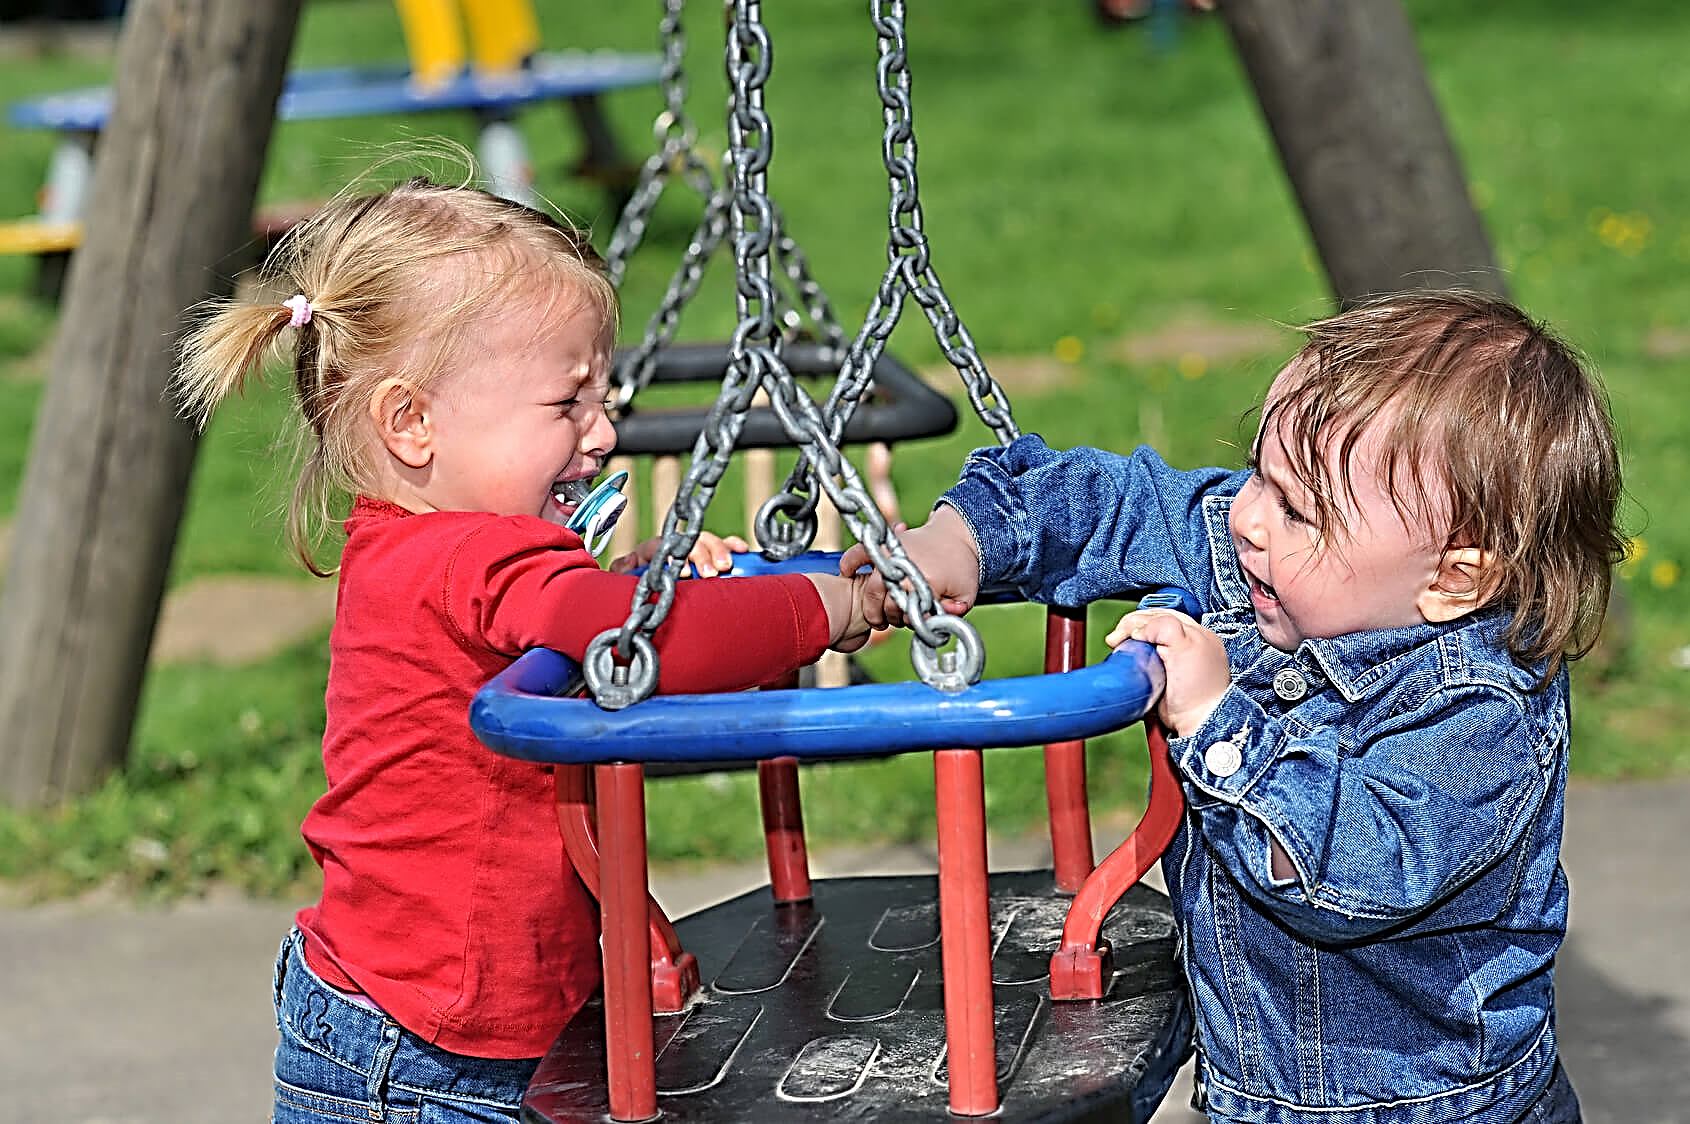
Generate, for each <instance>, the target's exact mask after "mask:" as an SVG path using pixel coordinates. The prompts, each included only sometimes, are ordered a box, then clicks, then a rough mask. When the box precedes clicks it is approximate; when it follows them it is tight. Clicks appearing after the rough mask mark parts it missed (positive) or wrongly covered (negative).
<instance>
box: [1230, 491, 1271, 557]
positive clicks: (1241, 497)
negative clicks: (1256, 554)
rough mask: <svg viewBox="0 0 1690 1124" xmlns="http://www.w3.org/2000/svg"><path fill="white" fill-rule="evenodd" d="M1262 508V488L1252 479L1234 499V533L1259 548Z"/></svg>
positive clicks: (1260, 542) (1260, 545)
mask: <svg viewBox="0 0 1690 1124" xmlns="http://www.w3.org/2000/svg"><path fill="white" fill-rule="evenodd" d="M1262 510H1263V504H1262V489H1261V487H1260V486H1259V485H1258V484H1257V483H1256V482H1255V481H1254V480H1251V481H1250V482H1249V483H1247V484H1245V485H1244V488H1243V490H1242V491H1240V492H1239V493H1238V495H1237V496H1236V497H1235V498H1234V499H1233V501H1232V533H1233V535H1234V536H1235V537H1237V538H1239V539H1242V540H1243V541H1244V542H1247V543H1249V544H1250V545H1251V546H1253V547H1255V548H1256V549H1258V550H1260V549H1261V548H1262Z"/></svg>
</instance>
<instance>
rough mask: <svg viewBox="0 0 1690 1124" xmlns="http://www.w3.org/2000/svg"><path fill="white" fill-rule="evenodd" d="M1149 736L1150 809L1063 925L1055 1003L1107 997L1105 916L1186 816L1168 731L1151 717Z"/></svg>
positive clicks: (1083, 890) (1055, 962)
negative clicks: (1103, 938) (1101, 937)
mask: <svg viewBox="0 0 1690 1124" xmlns="http://www.w3.org/2000/svg"><path fill="white" fill-rule="evenodd" d="M1144 736H1145V740H1146V741H1147V743H1148V746H1149V751H1150V806H1149V807H1148V808H1146V809H1145V811H1144V818H1143V819H1141V820H1139V821H1138V826H1137V827H1135V828H1133V830H1132V834H1131V835H1129V836H1127V838H1126V839H1125V840H1124V841H1123V842H1122V843H1121V845H1120V846H1119V847H1116V848H1115V849H1114V850H1113V851H1111V852H1110V853H1109V855H1108V857H1106V858H1105V859H1104V860H1103V861H1102V862H1101V863H1099V864H1098V867H1097V869H1096V870H1094V871H1092V872H1091V877H1089V878H1087V879H1086V883H1085V885H1084V886H1082V887H1080V892H1079V893H1078V894H1075V895H1074V901H1073V903H1072V904H1071V905H1069V907H1068V917H1067V919H1066V921H1065V922H1064V923H1063V926H1062V944H1061V946H1060V947H1059V948H1058V949H1057V950H1056V954H1055V955H1054V956H1052V957H1051V958H1050V997H1051V998H1052V999H1101V998H1103V993H1104V992H1105V991H1107V990H1108V984H1109V977H1110V973H1111V972H1112V971H1113V970H1114V969H1113V967H1112V958H1111V956H1110V951H1109V942H1107V941H1101V940H1098V933H1099V932H1100V931H1101V929H1102V928H1103V917H1104V915H1105V914H1106V913H1108V912H1109V911H1110V910H1111V909H1112V908H1114V905H1115V903H1116V902H1117V901H1119V900H1120V898H1121V895H1122V894H1124V893H1126V892H1127V891H1128V890H1129V889H1131V888H1132V886H1133V884H1134V883H1135V882H1137V881H1138V880H1139V879H1140V878H1142V877H1144V872H1145V871H1147V870H1149V869H1150V866H1151V864H1152V863H1154V862H1155V861H1156V860H1157V859H1158V858H1160V857H1161V855H1162V852H1163V851H1165V850H1167V849H1168V844H1169V843H1170V842H1172V841H1173V838H1174V833H1175V832H1177V831H1178V830H1179V821H1180V817H1181V816H1182V815H1184V814H1185V794H1184V793H1183V792H1182V791H1181V790H1180V786H1179V778H1178V777H1176V776H1174V769H1173V765H1172V763H1171V762H1170V761H1169V760H1168V735H1167V733H1166V731H1164V730H1163V729H1162V724H1161V723H1160V722H1158V721H1156V720H1155V719H1154V718H1152V719H1150V720H1149V721H1148V722H1146V723H1145V727H1144Z"/></svg>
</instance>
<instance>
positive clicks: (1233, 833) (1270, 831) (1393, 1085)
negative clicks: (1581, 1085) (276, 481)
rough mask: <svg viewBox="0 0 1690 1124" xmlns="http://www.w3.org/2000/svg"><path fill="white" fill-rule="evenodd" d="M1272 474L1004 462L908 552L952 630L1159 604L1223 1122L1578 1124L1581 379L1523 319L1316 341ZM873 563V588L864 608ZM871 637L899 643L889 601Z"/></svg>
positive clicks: (1583, 583)
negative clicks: (1572, 924)
mask: <svg viewBox="0 0 1690 1124" xmlns="http://www.w3.org/2000/svg"><path fill="white" fill-rule="evenodd" d="M1306 331H1307V333H1308V343H1307V345H1306V346H1305V347H1304V348H1303V349H1302V350H1301V351H1300V352H1299V353H1298V354H1297V355H1296V356H1295V357H1294V358H1293V359H1292V360H1291V362H1290V363H1289V364H1287V365H1286V367H1285V368H1284V370H1282V371H1281V372H1280V373H1279V375H1278V377H1277V378H1276V379H1275V380H1274V382H1273V385H1272V387H1271V388H1270V389H1269V391H1268V394H1267V398H1266V402H1265V404H1264V405H1263V407H1262V411H1261V426H1260V430H1259V432H1258V435H1257V437H1256V440H1255V443H1254V447H1253V448H1252V450H1251V455H1250V465H1249V468H1248V469H1246V470H1244V471H1238V472H1233V471H1228V470H1225V469H1219V468H1210V469H1199V470H1197V471H1194V472H1180V471H1175V470H1174V469H1172V468H1170V467H1169V466H1168V465H1167V464H1166V463H1165V462H1163V461H1162V460H1161V458H1159V457H1158V456H1157V455H1156V454H1155V453H1154V452H1152V451H1151V450H1150V449H1148V448H1143V447H1141V448H1139V449H1137V450H1135V451H1134V452H1133V453H1131V454H1130V455H1128V456H1119V455H1116V454H1111V453H1106V452H1101V451H1099V450H1095V449H1084V448H1080V449H1073V450H1069V451H1067V452H1056V451H1053V450H1051V449H1049V448H1047V447H1046V446H1045V444H1044V443H1043V442H1042V441H1041V440H1040V439H1039V438H1038V437H1036V436H1025V437H1022V438H1020V439H1019V440H1017V441H1015V442H1014V443H1013V444H1011V445H1009V446H1008V447H1005V448H994V449H985V450H980V451H977V452H976V453H974V454H973V455H972V456H971V457H970V459H969V461H968V464H967V466H966V467H965V468H964V470H963V474H962V478H961V480H960V482H959V483H958V484H957V485H956V486H955V487H954V488H953V489H951V491H949V492H948V493H946V495H945V496H944V497H943V498H942V500H941V502H940V503H939V504H938V505H937V506H936V508H935V510H934V512H933V514H932V516H931V517H930V519H929V521H928V522H927V524H926V525H924V526H922V527H919V528H916V529H914V530H912V531H909V532H906V533H905V534H904V535H903V536H902V538H903V542H904V545H905V548H906V550H907V551H908V553H909V554H910V556H911V558H912V560H913V561H914V562H915V563H916V564H917V565H918V566H919V567H920V568H921V570H922V572H923V573H924V574H925V575H926V576H927V578H928V579H929V581H930V582H931V583H932V585H933V588H934V592H935V593H936V594H937V595H938V596H939V597H941V598H942V599H944V600H945V601H946V602H948V603H949V604H951V605H955V606H957V607H960V608H962V609H966V608H967V607H968V606H970V605H971V604H972V603H973V600H974V598H975V596H976V594H977V591H978V589H979V588H980V586H981V585H982V584H983V583H999V582H1010V583H1013V584H1014V585H1016V586H1018V587H1019V588H1020V589H1021V590H1022V592H1023V593H1024V594H1025V595H1026V596H1027V597H1028V598H1030V599H1033V600H1037V601H1043V602H1048V603H1055V604H1062V605H1082V604H1085V603H1087V602H1090V601H1093V600H1096V599H1098V598H1102V597H1112V596H1121V595H1123V594H1129V595H1130V594H1131V593H1132V592H1134V591H1138V590H1143V589H1145V588H1148V587H1152V586H1160V585H1179V586H1184V587H1186V588H1188V589H1190V590H1192V591H1194V592H1195V593H1196V594H1197V598H1198V601H1199V602H1200V603H1201V604H1202V607H1203V608H1202V615H1201V619H1200V620H1193V619H1191V618H1190V617H1186V616H1184V615H1182V614H1180V613H1177V612H1173V611H1169V610H1160V609H1152V610H1141V611H1138V612H1133V613H1129V614H1128V615H1127V616H1125V617H1123V618H1122V620H1121V622H1120V624H1119V625H1118V626H1117V627H1116V628H1115V630H1114V631H1113V632H1112V633H1111V634H1110V636H1109V642H1110V643H1111V644H1118V643H1120V642H1122V641H1123V640H1125V639H1127V638H1129V637H1130V638H1135V639H1140V640H1143V641H1146V642H1148V643H1151V644H1153V645H1155V647H1156V648H1157V650H1158V652H1159V653H1160V654H1161V656H1162V659H1163V662H1164V664H1165V666H1166V669H1167V689H1166V692H1165V693H1164V695H1163V697H1162V699H1161V701H1160V703H1159V705H1158V710H1157V713H1158V716H1159V717H1160V719H1161V720H1162V722H1163V723H1164V724H1165V725H1166V726H1167V728H1168V731H1169V735H1170V740H1169V749H1170V752H1171V754H1172V757H1173V763H1174V766H1175V771H1176V773H1177V775H1178V776H1179V777H1180V781H1181V784H1182V786H1183V788H1184V791H1185V797H1186V801H1187V805H1188V810H1187V813H1186V816H1185V819H1184V822H1183V824H1182V826H1181V828H1180V830H1179V833H1178V834H1177V835H1176V837H1175V838H1174V841H1173V843H1172V845H1171V846H1170V847H1169V849H1168V851H1167V853H1166V854H1165V855H1164V857H1163V860H1162V869H1163V872H1164V875H1165V878H1166V882H1167V887H1168V893H1169V895H1170V897H1171V899H1172V902H1173V907H1174V911H1175V914H1176V917H1177V919H1178V927H1179V942H1180V944H1179V948H1180V953H1179V955H1180V957H1181V960H1182V961H1183V964H1184V970H1185V972H1186V975H1187V977H1188V979H1189V982H1190V987H1191V991H1192V996H1193V1000H1194V1003H1195V1007H1196V1012H1197V1043H1196V1045H1197V1086H1196V1094H1195V1097H1194V1103H1195V1105H1196V1107H1198V1108H1200V1109H1203V1110H1205V1111H1207V1112H1208V1113H1209V1114H1210V1115H1211V1117H1212V1118H1214V1119H1218V1120H1229V1121H1260V1122H1272V1124H1301V1122H1315V1121H1318V1122H1320V1124H1391V1122H1396V1121H1402V1122H1409V1121H1413V1122H1414V1124H1453V1122H1455V1121H1464V1122H1471V1121H1496V1122H1514V1121H1539V1122H1544V1124H1549V1122H1567V1121H1576V1120H1578V1119H1579V1109H1578V1102H1577V1099H1576V1097H1575V1096H1574V1095H1573V1091H1572V1087H1571V1085H1570V1083H1569V1082H1568V1080H1567V1077H1566V1075H1565V1072H1564V1071H1563V1070H1562V1069H1561V1067H1560V1064H1559V1062H1558V1060H1557V1053H1556V1044H1555V1015H1554V1010H1555V1007H1554V985H1553V975H1554V962H1555V953H1556V950H1557V948H1558V947H1559V946H1560V944H1561V940H1562V937H1563V935H1564V933H1565V930H1566V920H1567V879H1566V876H1565V874H1564V873H1563V872H1562V870H1561V866H1560V861H1559V850H1560V843H1561V823H1562V808H1563V804H1562V800H1563V791H1564V786H1565V782H1566V771H1567V752H1568V729H1569V727H1568V721H1569V720H1568V695H1567V690H1568V689H1567V669H1566V660H1567V659H1569V658H1576V657H1577V656H1579V655H1582V654H1583V653H1584V652H1586V651H1588V650H1589V648H1590V646H1591V644H1593V643H1594V641H1595V637H1596V633H1597V631H1598V629H1599V627H1600V625H1601V621H1602V616H1603V613H1604V611H1605V609H1606V605H1607V600H1608V594H1609V587H1610V580H1611V578H1610V575H1611V567H1612V565H1613V564H1614V563H1615V562H1616V561H1617V560H1618V559H1619V557H1620V556H1621V554H1622V550H1623V539H1622V537H1621V535H1620V532H1619V530H1618V528H1617V526H1616V509H1617V506H1618V500H1619V495H1620V473H1619V462H1618V456H1617V453H1616V448H1615V441H1614V435H1613V432H1612V425H1611V421H1610V418H1609V416H1608V411H1607V406H1606V402H1605V400H1604V397H1603V394H1602V392H1601V390H1600V388H1599V387H1598V386H1597V384H1596V383H1595V381H1594V379H1593V378H1592V377H1591V376H1590V375H1589V374H1587V373H1586V372H1585V370H1584V369H1583V367H1582V366H1581V364H1580V362H1579V360H1578V359H1577V358H1576V357H1575V355H1574V354H1573V353H1572V352H1571V351H1570V350H1569V349H1568V348H1567V347H1566V346H1565V345H1564V344H1562V343H1561V342H1560V341H1559V340H1557V339H1556V338H1555V337H1554V336H1552V335H1551V334H1550V333H1549V332H1548V331H1547V330H1545V329H1544V328H1543V327H1542V326H1541V325H1538V324H1535V323H1533V322H1532V321H1531V320H1530V319H1528V318H1527V317H1526V316H1525V315H1524V314H1523V313H1521V312H1520V311H1519V310H1518V309H1516V308H1515V307H1514V306H1512V305H1510V304H1508V303H1507V302H1505V301H1502V300H1498V299H1494V298H1490V297H1484V296H1478V295H1473V294H1466V293H1424V294H1416V295H1411V296H1404V297H1398V298H1395V299H1388V300H1385V301H1382V302H1378V303H1374V304H1370V305H1367V306H1364V307H1361V308H1358V309H1355V310H1353V311H1350V312H1346V313H1343V314H1341V315H1338V316H1335V317H1332V318H1330V319H1328V320H1323V321H1320V322H1318V323H1315V324H1313V325H1311V326H1309V327H1308V328H1307V329H1306ZM865 557H866V556H865V555H864V554H863V553H862V552H861V548H855V549H854V550H853V552H850V553H848V555H847V557H846V558H845V559H844V560H843V562H842V567H843V569H844V572H847V573H850V572H853V570H854V568H855V567H856V566H857V565H859V564H860V563H861V562H862V561H863V560H864V558H865ZM868 595H869V596H870V599H871V603H870V608H869V611H868V616H869V619H870V622H871V623H873V624H876V625H879V624H881V623H894V624H896V623H902V615H901V613H900V611H899V609H898V606H897V604H896V602H894V601H891V600H890V599H889V598H887V597H886V596H885V591H884V586H883V585H881V584H878V583H877V582H876V581H874V580H871V588H870V590H869V591H868Z"/></svg>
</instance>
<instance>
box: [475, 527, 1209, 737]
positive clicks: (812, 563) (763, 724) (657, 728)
mask: <svg viewBox="0 0 1690 1124" xmlns="http://www.w3.org/2000/svg"><path fill="white" fill-rule="evenodd" d="M839 557H840V556H839V554H838V553H837V552H831V553H830V552H822V551H813V552H811V553H809V554H805V555H801V556H799V557H798V558H795V559H791V560H789V561H785V562H775V563H771V562H768V561H766V560H764V559H763V558H762V557H761V555H745V556H736V558H735V561H734V569H733V570H732V571H730V574H732V573H738V574H741V575H749V574H758V573H807V572H817V571H824V570H825V571H826V572H830V573H837V572H838V562H839ZM753 558H755V559H756V561H755V562H753V561H751V560H752V559H753ZM830 560H831V565H829V561H830ZM724 576H727V575H724ZM1173 592H1176V593H1177V594H1179V595H1182V596H1181V600H1182V602H1183V603H1184V604H1186V605H1189V606H1190V607H1191V608H1192V609H1195V608H1196V607H1197V606H1196V601H1195V599H1194V598H1192V597H1191V595H1190V594H1188V593H1185V591H1183V590H1179V591H1173ZM1163 683H1164V676H1163V671H1162V661H1161V660H1160V659H1159V658H1158V657H1157V656H1156V651H1155V649H1154V648H1152V647H1151V646H1150V645H1148V644H1144V643H1141V642H1140V641H1137V640H1129V641H1127V642H1126V643H1124V644H1122V645H1121V646H1120V647H1119V648H1117V649H1115V651H1113V652H1111V653H1110V654H1109V656H1108V657H1106V658H1105V659H1104V660H1103V661H1102V662H1100V663H1097V664H1093V665H1091V666H1088V667H1083V668H1078V669H1076V670H1074V671H1068V672H1063V673H1061V674H1052V675H1029V676H1020V677H1016V678H1010V679H986V680H982V681H981V682H979V683H976V684H975V685H973V686H971V687H968V688H965V689H964V690H961V691H957V692H942V691H937V690H935V689H933V688H932V687H929V686H927V685H926V684H924V683H918V682H904V683H868V684H862V685H859V686H854V687H837V688H829V689H826V690H820V689H813V688H812V689H797V690H776V691H755V692H737V693H729V694H712V695H659V696H655V697H653V698H649V699H646V700H645V701H643V702H640V703H636V704H635V705H633V706H630V707H627V708H625V709H622V710H605V709H603V708H602V707H600V706H599V705H598V704H597V703H595V702H593V701H592V699H590V698H586V697H568V696H570V695H572V694H577V693H578V692H579V691H580V690H581V689H582V687H583V686H584V684H583V681H582V678H581V675H580V668H579V666H578V665H577V664H576V663H575V662H574V661H573V660H571V659H569V658H568V657H566V656H563V655H561V654H559V653H557V652H554V651H552V650H550V649H547V648H536V649H533V650H532V651H529V652H527V653H525V654H524V655H523V656H521V657H520V658H519V659H517V660H516V661H515V662H514V663H512V664H511V665H510V667H508V668H506V669H505V670H504V671H502V672H500V673H499V674H497V675H495V676H494V677H493V678H492V679H490V680H489V681H488V682H487V684H486V685H485V686H484V687H482V688H481V690H480V691H478V692H476V695H475V698H474V699H473V700H472V701H471V703H470V715H469V718H470V727H471V729H473V730H474V731H475V734H476V736H477V737H478V738H480V739H481V741H482V742H483V743H485V744H486V745H487V746H489V747H490V748H492V749H495V750H497V751H499V752H500V753H504V754H506V755H508V756H511V757H519V758H523V759H525V760H529V761H538V762H545V763H551V764H563V763H569V764H594V763H603V762H609V761H666V762H692V763H702V762H713V761H744V760H748V759H764V758H769V757H783V756H791V757H801V758H807V759H827V758H834V757H862V756H889V755H891V754H896V753H906V752H912V751H916V750H931V749H987V748H992V747H997V746H1025V745H1044V744H1048V743H1050V742H1059V741H1072V740H1078V739H1081V738H1089V737H1095V736H1097V735H1099V734H1102V733H1107V732H1108V731H1111V730H1118V729H1121V728H1122V727H1124V726H1129V725H1131V724H1132V723H1134V722H1137V721H1139V720H1140V719H1142V718H1143V717H1144V716H1145V715H1146V714H1148V713H1149V712H1150V709H1151V708H1152V707H1153V706H1154V705H1155V703H1156V700H1157V698H1158V697H1159V696H1160V695H1161V693H1162V686H1163Z"/></svg>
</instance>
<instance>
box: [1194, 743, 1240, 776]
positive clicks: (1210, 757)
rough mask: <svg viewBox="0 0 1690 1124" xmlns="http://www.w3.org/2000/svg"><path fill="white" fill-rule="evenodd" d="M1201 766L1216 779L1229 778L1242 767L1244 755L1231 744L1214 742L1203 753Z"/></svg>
mask: <svg viewBox="0 0 1690 1124" xmlns="http://www.w3.org/2000/svg"><path fill="white" fill-rule="evenodd" d="M1203 764H1204V766H1205V767H1207V768H1208V770H1209V772H1211V773H1213V774H1214V775H1215V776H1217V777H1230V776H1232V774H1234V773H1236V772H1238V770H1240V769H1242V768H1243V767H1244V754H1243V752H1242V751H1240V750H1239V748H1238V747H1237V746H1236V745H1234V744H1233V743H1231V742H1216V743H1215V744H1214V745H1212V746H1210V747H1209V748H1208V749H1206V750H1204V751H1203Z"/></svg>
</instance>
